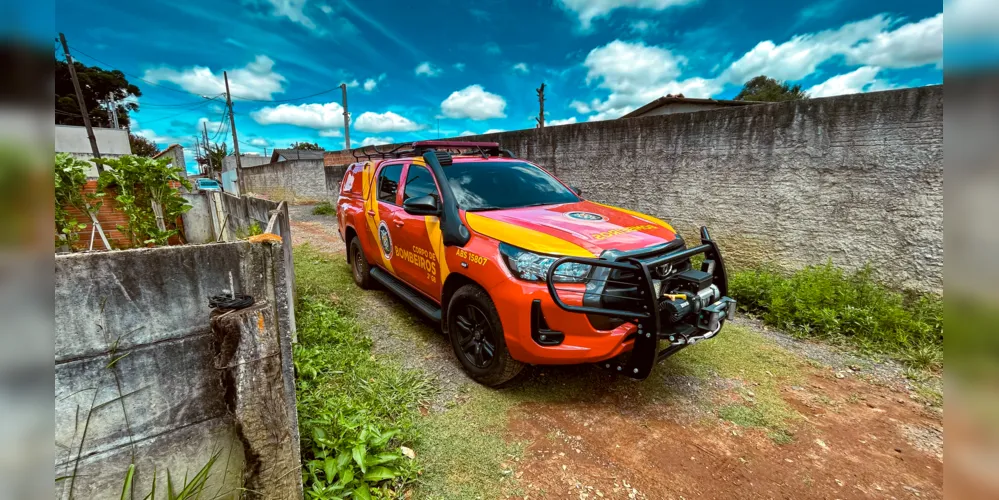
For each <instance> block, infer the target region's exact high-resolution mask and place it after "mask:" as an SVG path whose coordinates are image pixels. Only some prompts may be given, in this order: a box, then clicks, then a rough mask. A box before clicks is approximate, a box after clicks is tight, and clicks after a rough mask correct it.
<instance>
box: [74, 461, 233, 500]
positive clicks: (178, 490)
mask: <svg viewBox="0 0 999 500" xmlns="http://www.w3.org/2000/svg"><path fill="white" fill-rule="evenodd" d="M219 454H220V452H216V453H215V454H214V455H212V458H211V459H209V460H208V463H206V464H205V465H204V466H203V467H202V468H201V470H199V471H198V472H197V474H195V475H194V477H192V478H190V479H188V478H187V475H186V474H185V475H184V478H183V481H182V482H180V483H179V484H178V482H176V481H175V478H174V477H173V476H171V475H170V471H167V474H166V491H163V489H164V488H163V484H162V483H163V481H162V480H160V481H159V488H160V492H161V493H162V495H160V496H157V495H156V488H157V477H156V471H155V470H154V471H153V479H152V484H151V485H150V491H149V493H148V494H147V495H146V496H144V497H142V498H143V500H156V499H157V498H166V499H167V500H194V499H198V498H202V497H203V496H204V495H205V486H207V485H208V478H209V477H210V473H211V470H212V467H214V466H215V462H217V461H218V459H219ZM227 465H228V464H227ZM135 471H136V468H135V464H131V465H129V466H128V471H127V472H126V473H125V481H124V483H123V484H122V487H121V500H128V499H132V498H135V492H134V491H133V484H132V480H133V479H134V477H135ZM70 496H71V497H72V495H70Z"/></svg>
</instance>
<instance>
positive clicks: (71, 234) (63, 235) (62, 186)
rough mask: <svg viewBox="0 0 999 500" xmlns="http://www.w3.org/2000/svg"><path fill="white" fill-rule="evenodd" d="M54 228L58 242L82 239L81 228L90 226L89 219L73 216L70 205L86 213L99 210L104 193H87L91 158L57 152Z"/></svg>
mask: <svg viewBox="0 0 999 500" xmlns="http://www.w3.org/2000/svg"><path fill="white" fill-rule="evenodd" d="M54 167H55V170H54V174H55V175H54V178H55V179H54V180H55V229H56V246H62V245H64V244H69V246H72V244H73V243H74V242H76V241H77V240H79V239H80V231H83V230H84V229H86V227H87V223H88V222H90V221H89V220H86V221H83V222H81V221H78V220H76V219H75V218H73V217H72V216H70V214H69V211H68V210H67V209H68V208H75V209H77V210H79V211H80V212H82V213H83V214H96V213H97V211H98V210H99V209H100V208H101V204H102V203H103V201H102V200H101V198H103V196H104V193H87V192H85V191H84V189H83V188H84V186H86V184H87V169H89V168H90V162H88V161H86V160H81V159H79V158H74V157H73V156H72V155H70V154H68V153H59V154H56V155H55V162H54Z"/></svg>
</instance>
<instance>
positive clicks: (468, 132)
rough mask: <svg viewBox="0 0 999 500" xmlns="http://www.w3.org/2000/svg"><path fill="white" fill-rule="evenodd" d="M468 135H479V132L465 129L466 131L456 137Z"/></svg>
mask: <svg viewBox="0 0 999 500" xmlns="http://www.w3.org/2000/svg"><path fill="white" fill-rule="evenodd" d="M468 135H479V134H476V133H475V132H472V131H471V130H466V131H464V132H462V133H460V134H458V137H465V136H468Z"/></svg>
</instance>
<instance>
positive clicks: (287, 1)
mask: <svg viewBox="0 0 999 500" xmlns="http://www.w3.org/2000/svg"><path fill="white" fill-rule="evenodd" d="M254 3H257V4H258V5H259V4H261V3H267V4H270V5H271V9H272V10H271V13H272V14H273V15H275V16H282V17H287V18H288V19H289V20H290V21H292V22H295V23H298V24H301V25H302V26H305V27H306V28H309V29H310V30H314V29H316V28H317V26H316V23H315V21H313V20H312V19H311V18H310V17H309V16H307V15H306V14H305V10H304V9H305V3H306V0H266V2H263V1H260V0H256V1H255V2H254Z"/></svg>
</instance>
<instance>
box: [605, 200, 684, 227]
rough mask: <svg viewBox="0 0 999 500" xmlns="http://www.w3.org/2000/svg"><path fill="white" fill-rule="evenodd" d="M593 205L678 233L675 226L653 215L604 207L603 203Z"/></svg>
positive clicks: (610, 206)
mask: <svg viewBox="0 0 999 500" xmlns="http://www.w3.org/2000/svg"><path fill="white" fill-rule="evenodd" d="M592 203H593V204H595V205H600V206H601V207H607V208H610V209H613V210H617V211H619V212H624V213H626V214H628V215H631V216H633V217H638V218H639V219H643V220H647V221H649V222H651V223H653V224H659V225H660V226H662V227H665V228H666V229H669V230H670V232H672V233H674V234H675V233H676V229H673V226H671V225H669V224H667V223H666V221H662V220H659V219H657V218H655V217H653V216H651V215H646V214H643V213H641V212H635V211H633V210H628V209H627V208H621V207H615V206H613V205H604V204H603V203H597V202H595V201H594V202H592Z"/></svg>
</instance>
